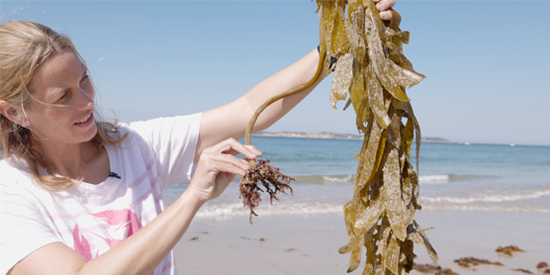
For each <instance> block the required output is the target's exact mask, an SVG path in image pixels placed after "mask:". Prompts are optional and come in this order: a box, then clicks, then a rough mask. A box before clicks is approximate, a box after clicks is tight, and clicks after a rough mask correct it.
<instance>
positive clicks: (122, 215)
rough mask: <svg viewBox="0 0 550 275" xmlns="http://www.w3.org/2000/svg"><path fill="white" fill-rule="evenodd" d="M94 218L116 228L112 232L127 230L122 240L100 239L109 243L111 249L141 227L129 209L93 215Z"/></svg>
mask: <svg viewBox="0 0 550 275" xmlns="http://www.w3.org/2000/svg"><path fill="white" fill-rule="evenodd" d="M94 216H96V217H98V218H99V219H101V220H103V221H104V222H106V223H107V224H109V225H111V226H116V227H117V228H115V230H114V231H117V230H119V229H123V228H128V232H127V233H126V237H125V238H124V239H122V240H117V239H113V238H112V237H110V236H109V238H108V239H104V238H102V239H104V240H105V241H107V243H109V247H111V248H113V247H114V246H115V245H117V244H119V243H120V242H122V241H123V240H125V239H126V238H128V237H130V236H132V235H133V234H134V233H136V232H137V231H138V230H140V229H141V227H142V226H141V223H140V222H139V220H138V217H137V215H136V214H134V212H132V211H130V209H122V210H107V211H103V212H99V213H97V214H94Z"/></svg>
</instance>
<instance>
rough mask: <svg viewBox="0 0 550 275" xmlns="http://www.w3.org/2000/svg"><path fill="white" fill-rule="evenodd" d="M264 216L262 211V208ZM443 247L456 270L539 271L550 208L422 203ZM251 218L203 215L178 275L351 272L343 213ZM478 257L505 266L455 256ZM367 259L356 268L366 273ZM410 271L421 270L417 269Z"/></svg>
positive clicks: (547, 252)
mask: <svg viewBox="0 0 550 275" xmlns="http://www.w3.org/2000/svg"><path fill="white" fill-rule="evenodd" d="M260 215H261V213H260ZM416 220H417V221H418V223H419V224H420V225H421V226H422V227H432V226H433V227H435V229H434V230H429V231H427V234H428V237H429V238H430V241H431V242H432V244H433V245H434V247H435V249H436V250H437V252H438V254H439V259H440V260H439V263H438V264H439V265H441V266H442V267H443V268H451V269H452V270H453V271H454V272H456V273H458V274H461V275H463V274H516V275H517V274H524V273H520V272H517V271H512V270H511V268H523V269H528V270H530V271H531V272H533V273H534V274H541V273H537V271H536V265H537V263H539V262H541V261H546V262H549V263H550V213H537V212H489V211H487V212H483V211H442V210H441V211H440V210H424V211H419V212H417V214H416ZM253 221H254V225H252V226H251V225H250V224H249V223H248V218H247V217H242V218H237V219H231V220H222V221H216V220H206V219H197V220H195V221H194V222H193V224H192V225H191V227H190V228H189V230H188V232H187V233H186V234H185V235H184V237H183V238H182V240H181V241H180V242H179V243H178V244H177V245H176V247H175V249H174V251H175V256H176V263H177V266H178V272H179V274H212V275H213V274H224V275H232V274H235V275H236V274H239V275H248V274H265V275H269V274H347V273H346V270H347V267H348V260H349V255H348V254H346V255H340V254H339V253H338V248H339V247H340V246H342V245H344V244H346V243H347V236H346V233H345V227H344V222H343V216H342V215H317V216H307V217H306V216H304V217H301V216H293V217H289V216H286V217H266V218H262V217H257V218H254V220H253ZM507 245H517V246H519V248H521V249H524V250H525V251H526V252H523V253H517V254H516V255H515V256H514V257H513V258H511V259H509V258H503V257H499V256H498V255H497V253H496V252H495V249H496V248H497V247H498V246H507ZM415 252H416V254H417V255H418V259H417V260H416V261H415V262H416V263H420V264H425V263H431V262H430V259H429V257H428V254H427V253H426V251H425V250H424V248H419V247H418V246H416V247H415ZM470 256H473V257H476V258H481V259H487V260H490V261H499V262H501V263H502V264H504V265H505V267H494V266H480V267H477V268H476V270H475V271H474V270H471V269H466V268H462V267H459V266H458V265H457V264H456V263H454V262H453V260H455V259H458V258H461V257H470ZM363 267H364V261H363V264H362V265H361V266H360V267H359V268H358V269H357V270H356V271H354V272H353V273H352V274H362V268H363ZM411 274H421V273H418V272H415V271H413V272H411Z"/></svg>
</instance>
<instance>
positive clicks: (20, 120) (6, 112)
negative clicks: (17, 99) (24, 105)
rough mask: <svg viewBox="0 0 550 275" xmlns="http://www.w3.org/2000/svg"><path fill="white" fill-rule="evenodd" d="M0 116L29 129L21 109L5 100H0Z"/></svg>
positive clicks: (27, 121)
mask: <svg viewBox="0 0 550 275" xmlns="http://www.w3.org/2000/svg"><path fill="white" fill-rule="evenodd" d="M0 114H2V115H3V116H5V117H7V118H8V119H9V120H11V121H13V122H15V123H17V124H19V125H21V126H23V127H29V125H30V123H29V120H28V119H27V116H25V115H24V112H23V110H22V109H21V107H19V106H15V105H14V104H12V103H10V102H8V101H6V100H0Z"/></svg>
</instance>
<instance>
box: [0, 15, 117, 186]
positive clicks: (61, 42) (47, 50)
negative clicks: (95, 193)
mask: <svg viewBox="0 0 550 275" xmlns="http://www.w3.org/2000/svg"><path fill="white" fill-rule="evenodd" d="M65 48H70V49H72V50H74V52H75V53H76V54H77V55H78V57H79V58H80V60H81V61H82V62H83V63H84V60H83V59H82V57H81V56H80V54H78V52H77V51H76V49H75V46H74V45H73V43H72V42H71V39H70V38H69V37H67V36H64V35H61V34H59V33H57V32H55V31H53V30H52V29H50V28H48V27H46V26H44V25H41V24H38V23H34V22H27V21H16V22H8V23H4V24H2V25H0V100H6V101H8V102H10V103H12V104H14V105H19V106H21V108H22V109H23V111H24V108H25V106H28V103H29V99H30V97H31V94H30V92H29V89H28V87H29V85H30V83H31V80H32V77H33V74H34V72H35V71H36V69H37V67H39V66H40V64H42V63H44V62H45V61H46V59H48V57H50V56H51V55H52V54H55V53H56V52H60V51H61V49H65ZM97 115H98V114H97ZM97 115H96V114H94V116H95V117H99V116H97ZM98 121H99V120H97V121H96V125H97V133H96V135H95V136H94V138H93V139H92V140H91V141H92V142H94V143H95V144H97V145H98V146H103V145H104V144H108V145H117V144H120V143H121V142H122V140H124V138H126V135H124V136H122V137H120V136H119V135H115V134H117V133H118V131H119V128H118V127H117V126H116V121H115V124H113V123H108V122H98ZM31 136H32V132H31V130H29V129H27V128H24V127H22V126H20V125H19V124H17V123H15V122H13V121H11V120H10V119H8V118H7V117H5V116H4V115H2V114H0V151H1V152H2V155H3V158H8V157H11V156H14V157H16V158H18V159H22V160H25V161H26V162H27V164H28V167H29V173H30V176H31V178H32V179H33V180H34V181H35V182H37V183H38V184H39V185H40V186H42V187H44V188H46V189H48V190H54V191H55V190H66V189H69V188H71V187H72V186H74V184H76V183H78V182H80V181H82V180H83V173H82V172H81V177H80V178H79V179H77V180H76V181H74V180H72V179H70V178H67V177H56V176H55V175H54V171H52V169H51V167H49V165H48V164H47V162H46V161H45V159H44V157H43V156H41V155H40V153H38V152H37V151H36V150H33V149H32V148H31V147H32V140H31ZM41 170H42V171H43V172H41Z"/></svg>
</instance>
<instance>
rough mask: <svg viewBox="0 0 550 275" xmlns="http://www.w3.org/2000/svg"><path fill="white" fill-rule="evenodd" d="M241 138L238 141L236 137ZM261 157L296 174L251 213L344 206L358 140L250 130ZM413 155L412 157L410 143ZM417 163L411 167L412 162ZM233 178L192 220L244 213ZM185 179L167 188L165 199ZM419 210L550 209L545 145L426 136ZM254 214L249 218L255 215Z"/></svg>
mask: <svg viewBox="0 0 550 275" xmlns="http://www.w3.org/2000/svg"><path fill="white" fill-rule="evenodd" d="M241 142H244V141H241ZM252 144H254V146H256V148H258V149H259V150H260V151H261V152H262V153H263V156H262V158H264V159H268V160H270V162H271V164H272V165H273V166H275V167H278V168H280V170H281V172H283V173H284V174H286V175H288V176H291V177H294V178H296V180H297V181H296V182H291V186H292V188H293V190H294V195H293V196H291V195H284V194H282V195H280V196H279V199H280V201H274V203H273V205H270V203H269V196H268V195H266V196H263V195H262V203H261V204H260V206H259V207H258V209H257V210H256V213H257V214H258V215H259V216H258V217H256V218H262V217H269V216H285V215H291V216H306V215H323V214H338V213H342V206H343V205H344V204H345V203H346V202H347V201H349V200H350V199H351V197H352V194H353V179H354V175H355V173H356V167H357V164H358V160H357V159H355V158H354V157H353V155H354V154H358V153H359V151H360V148H361V144H362V141H361V140H343V139H304V138H284V137H255V136H253V137H252ZM412 151H413V155H412V156H411V159H412V162H413V165H414V163H415V155H414V151H415V150H414V145H413V150H412ZM415 170H416V167H415ZM239 181H240V177H237V178H236V179H235V180H234V181H233V182H232V183H231V184H230V185H229V187H228V188H227V189H226V190H225V192H224V193H223V194H222V195H221V196H220V197H219V198H217V199H215V200H213V201H210V202H208V203H206V204H205V205H204V206H203V207H202V208H201V210H199V212H198V213H197V216H196V218H197V219H221V220H223V219H233V218H242V219H248V215H249V210H248V209H246V208H244V207H243V205H242V203H241V201H240V200H239V198H238V196H239V193H238V189H239ZM187 186H188V185H187V184H181V185H177V186H170V187H167V188H166V189H165V191H164V194H163V195H164V200H165V203H166V204H170V203H172V202H173V201H174V200H175V199H176V198H177V197H178V196H179V195H180V194H181V193H182V192H183V191H185V189H186V188H187ZM419 202H420V204H421V205H422V207H423V209H422V211H430V210H438V209H444V210H456V211H532V212H550V147H549V146H522V145H515V146H511V145H493V144H468V145H466V144H458V143H428V142H424V143H422V145H421V150H420V199H419ZM256 218H255V219H256Z"/></svg>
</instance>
